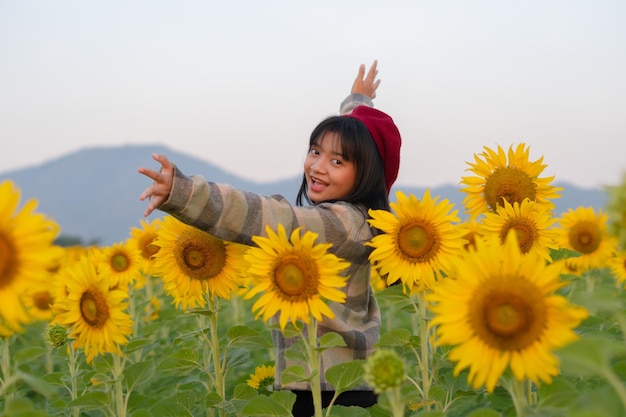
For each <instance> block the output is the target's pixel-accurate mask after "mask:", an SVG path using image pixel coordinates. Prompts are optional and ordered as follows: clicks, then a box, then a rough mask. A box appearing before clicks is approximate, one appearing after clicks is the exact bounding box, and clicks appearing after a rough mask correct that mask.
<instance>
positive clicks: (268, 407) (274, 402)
mask: <svg viewBox="0 0 626 417" xmlns="http://www.w3.org/2000/svg"><path fill="white" fill-rule="evenodd" d="M289 394H291V395H289ZM294 402H295V394H294V393H292V392H287V391H278V392H274V393H272V395H271V396H269V397H266V396H264V395H260V396H258V397H255V398H253V399H252V400H250V402H249V403H248V404H246V406H245V407H244V408H243V410H242V411H243V414H244V415H246V416H256V417H269V416H285V417H286V416H291V415H292V414H291V410H292V408H293V403H294Z"/></svg>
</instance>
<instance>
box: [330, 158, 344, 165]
mask: <svg viewBox="0 0 626 417" xmlns="http://www.w3.org/2000/svg"><path fill="white" fill-rule="evenodd" d="M332 162H333V165H341V164H343V162H341V161H340V160H339V159H333V161H332Z"/></svg>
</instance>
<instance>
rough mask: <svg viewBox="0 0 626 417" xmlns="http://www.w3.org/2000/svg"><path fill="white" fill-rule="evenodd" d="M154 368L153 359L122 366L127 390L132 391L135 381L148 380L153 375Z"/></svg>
mask: <svg viewBox="0 0 626 417" xmlns="http://www.w3.org/2000/svg"><path fill="white" fill-rule="evenodd" d="M154 369H155V366H154V362H153V361H142V362H137V363H133V364H131V365H129V366H127V367H126V368H124V380H125V381H126V386H127V387H128V391H129V392H130V391H132V390H133V388H134V387H135V384H136V383H137V382H146V381H149V380H150V378H152V375H154Z"/></svg>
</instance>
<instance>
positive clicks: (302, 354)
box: [285, 339, 309, 363]
mask: <svg viewBox="0 0 626 417" xmlns="http://www.w3.org/2000/svg"><path fill="white" fill-rule="evenodd" d="M285 358H286V359H290V360H293V361H296V362H301V363H307V362H308V361H309V358H308V357H307V352H306V348H305V346H304V342H303V341H302V340H300V339H299V340H298V341H297V342H296V343H294V344H293V345H291V346H289V348H288V349H287V350H286V351H285Z"/></svg>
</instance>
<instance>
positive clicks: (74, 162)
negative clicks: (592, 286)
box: [0, 145, 608, 245]
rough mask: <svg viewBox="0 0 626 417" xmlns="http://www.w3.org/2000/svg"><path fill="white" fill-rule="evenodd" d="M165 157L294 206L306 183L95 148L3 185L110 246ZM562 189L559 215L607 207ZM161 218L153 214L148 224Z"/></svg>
mask: <svg viewBox="0 0 626 417" xmlns="http://www.w3.org/2000/svg"><path fill="white" fill-rule="evenodd" d="M154 152H156V153H162V154H165V155H167V156H168V158H169V159H170V160H171V161H173V162H174V163H176V164H177V165H178V166H179V167H180V168H181V169H182V170H183V172H185V173H186V174H189V175H191V174H201V175H203V176H204V177H205V178H207V179H210V180H212V181H214V182H218V183H227V184H231V185H233V186H235V187H237V188H241V189H244V190H247V191H253V192H256V193H259V194H263V195H271V194H282V195H284V196H285V197H287V198H288V199H289V200H290V201H292V202H294V200H295V195H296V193H297V190H298V187H299V185H300V181H301V177H300V176H297V177H294V178H290V179H286V180H281V181H275V182H267V183H258V182H254V181H247V180H244V179H241V178H240V177H237V176H236V175H235V174H233V173H229V172H226V171H224V170H222V169H220V168H217V167H216V166H215V165H212V164H211V163H209V162H206V161H203V160H201V159H198V158H196V157H194V156H191V155H188V154H184V153H180V152H176V151H174V150H172V149H169V148H167V147H165V146H160V145H141V146H140V145H137V146H135V145H133V146H130V145H129V146H119V147H94V148H87V149H83V150H80V151H77V152H74V153H70V154H67V155H65V156H62V157H59V158H56V159H53V160H50V161H49V162H46V163H44V164H41V165H38V166H35V167H29V168H24V169H19V170H14V171H10V172H6V173H2V174H0V181H4V180H7V179H10V180H12V181H13V182H14V183H15V184H16V185H17V187H19V188H20V190H21V202H22V203H23V202H25V201H26V200H30V199H37V200H38V201H39V205H38V208H37V211H38V212H40V213H43V214H45V215H46V216H48V217H50V218H52V219H54V220H55V221H56V222H57V223H58V224H59V225H60V226H61V235H62V236H70V237H77V238H80V239H81V240H82V241H83V242H97V243H100V244H102V245H110V244H112V243H115V242H121V241H123V240H125V239H126V238H127V237H129V236H130V231H131V228H133V227H140V226H141V225H140V222H139V220H140V219H142V218H143V212H144V210H145V206H146V203H145V202H142V201H139V195H140V194H141V193H142V192H143V190H144V189H145V188H146V187H147V186H148V185H149V180H148V179H147V178H145V177H144V176H142V175H140V174H138V173H137V168H139V167H140V166H154V167H155V168H156V167H157V164H156V162H154V161H152V159H151V157H150V155H151V154H152V153H154ZM555 185H556V186H559V187H562V188H563V191H562V192H561V195H562V197H561V198H559V199H556V200H554V202H555V205H556V209H555V210H554V213H555V215H558V216H560V215H561V214H562V213H563V212H565V211H567V209H569V208H576V207H578V206H591V207H594V209H596V210H597V209H604V208H605V207H606V204H607V202H608V195H607V192H606V190H602V189H595V188H591V189H589V188H580V187H577V186H575V185H573V184H569V183H556V184H555ZM396 189H397V190H402V191H403V192H404V193H405V194H407V195H408V194H414V195H415V196H417V197H420V196H421V195H422V194H423V193H424V191H425V187H410V186H399V187H396V188H394V189H393V190H392V193H391V196H392V200H393V199H394V198H393V197H394V193H395V191H396ZM430 191H431V195H432V196H437V195H438V196H440V197H441V199H444V198H445V199H448V200H449V201H450V202H451V203H454V204H455V207H456V208H458V210H459V215H460V216H463V214H462V212H463V206H462V201H463V198H464V197H465V193H462V192H460V191H459V187H458V186H456V185H444V186H440V187H433V188H431V190H430ZM160 216H162V213H156V212H155V213H153V214H151V215H150V217H149V219H153V218H156V217H160Z"/></svg>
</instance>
